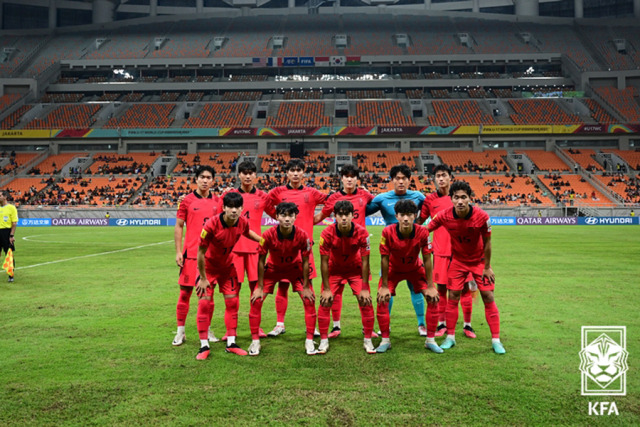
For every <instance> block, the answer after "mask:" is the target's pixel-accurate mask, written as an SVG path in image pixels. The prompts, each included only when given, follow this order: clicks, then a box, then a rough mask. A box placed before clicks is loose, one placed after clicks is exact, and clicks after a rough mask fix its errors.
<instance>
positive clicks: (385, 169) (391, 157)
mask: <svg viewBox="0 0 640 427" xmlns="http://www.w3.org/2000/svg"><path fill="white" fill-rule="evenodd" d="M349 154H350V155H351V156H353V158H354V160H355V161H356V162H357V165H358V167H359V168H360V170H361V171H363V172H376V173H383V174H385V176H388V175H389V169H391V167H392V166H394V165H399V164H401V163H404V164H405V165H407V166H409V167H410V168H411V169H412V170H414V171H417V169H416V164H415V157H417V156H419V155H420V152H419V151H411V152H409V153H398V152H395V151H376V152H350V153H349Z"/></svg>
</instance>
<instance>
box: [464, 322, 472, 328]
mask: <svg viewBox="0 0 640 427" xmlns="http://www.w3.org/2000/svg"><path fill="white" fill-rule="evenodd" d="M464 326H468V327H471V322H464ZM464 326H463V327H464Z"/></svg>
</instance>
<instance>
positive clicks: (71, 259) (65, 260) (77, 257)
mask: <svg viewBox="0 0 640 427" xmlns="http://www.w3.org/2000/svg"><path fill="white" fill-rule="evenodd" d="M172 242H173V240H167V241H166V242H158V243H150V244H148V245H141V246H134V247H131V248H125V249H118V250H115V251H107V252H100V253H97V254H89V255H82V256H76V257H73V258H66V259H59V260H57V261H48V262H43V263H40V264H33V265H27V266H25V267H16V270H24V269H26V268H33V267H41V266H43V265H49V264H58V263H60V262H67V261H73V260H76V259H82V258H91V257H94V256H101V255H109V254H116V253H119V252H127V251H133V250H135V249H142V248H146V247H149V246H157V245H164V244H165V243H172Z"/></svg>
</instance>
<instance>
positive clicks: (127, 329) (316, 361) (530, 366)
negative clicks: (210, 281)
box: [0, 226, 640, 426]
mask: <svg viewBox="0 0 640 427" xmlns="http://www.w3.org/2000/svg"><path fill="white" fill-rule="evenodd" d="M320 231H321V229H320V228H318V229H316V240H317V239H318V237H319V233H320ZM370 231H371V233H373V235H374V236H373V238H372V247H374V248H377V244H378V241H379V236H380V233H381V231H382V228H381V227H371V228H370ZM17 236H18V242H17V248H18V251H17V252H16V260H17V265H18V267H19V268H18V270H17V271H16V281H15V283H13V284H8V283H6V282H4V277H6V276H0V277H3V279H2V282H0V313H1V319H2V326H3V328H2V330H3V333H2V335H1V336H0V372H1V377H2V386H1V387H0V424H2V425H21V424H35V423H39V424H45V425H63V424H67V425H69V424H96V425H113V424H123V425H125V424H126V425H128V424H190V425H195V424H204V423H212V424H213V425H216V424H221V423H227V424H233V425H238V424H240V425H246V424H265V423H270V424H291V423H295V424H312V425H318V424H320V425H340V426H342V425H366V424H408V425H416V424H432V423H438V424H443V425H452V424H465V425H468V424H476V425H477V424H489V423H491V424H499V425H513V424H516V425H524V424H538V425H544V424H554V425H558V424H573V425H576V424H581V425H585V424H603V425H604V424H605V423H606V424H607V425H609V424H612V423H613V424H620V425H631V424H635V425H637V424H638V420H639V419H640V394H639V392H640V385H639V376H638V370H637V368H635V366H636V365H637V361H636V358H637V357H638V356H637V355H639V354H640V341H639V340H638V330H639V329H640V317H639V316H638V314H637V311H638V310H637V305H638V296H639V294H640V292H639V291H638V288H637V284H638V273H639V272H640V269H639V267H638V260H639V259H640V227H634V226H617V227H616V226H610V227H604V226H603V227H589V226H564V227H563V226H549V227H536V226H518V227H494V234H493V259H494V261H493V267H494V271H495V272H496V275H497V283H498V285H497V291H496V301H497V304H498V307H499V309H500V315H501V322H502V341H503V342H504V344H505V347H506V349H507V354H506V355H504V356H498V355H495V354H493V352H492V350H491V346H490V333H489V330H488V327H487V325H486V321H485V319H484V309H483V306H482V303H481V302H479V301H478V302H476V303H475V304H474V313H473V325H474V327H475V329H476V332H477V334H478V338H477V339H476V340H470V339H467V338H465V337H464V336H463V335H462V331H461V326H462V325H461V324H459V325H458V335H457V342H458V345H457V346H456V347H455V348H453V349H451V350H448V351H446V352H445V354H442V355H436V354H433V353H431V352H429V351H427V350H425V349H424V347H423V345H424V338H421V337H419V336H418V334H417V328H416V319H415V315H414V313H413V309H412V307H411V304H410V299H409V295H408V290H407V288H406V286H405V285H401V286H400V287H399V291H398V296H397V297H396V301H395V304H394V307H393V312H392V317H391V321H392V335H391V339H392V343H393V349H392V350H391V351H390V352H388V353H387V354H383V355H367V354H365V353H364V350H363V349H362V334H361V323H360V316H359V311H358V310H357V307H356V302H355V298H354V297H353V296H352V295H351V292H350V290H347V291H345V297H344V309H343V318H342V329H343V332H342V335H341V336H340V337H339V338H337V339H334V340H331V348H330V351H329V353H328V354H326V355H324V356H313V357H309V356H306V355H305V354H304V348H303V344H304V333H303V331H304V316H303V311H302V304H301V302H300V300H299V297H298V296H297V295H295V294H294V295H292V297H290V299H289V311H288V313H287V322H286V325H287V333H286V334H285V335H283V336H280V337H278V338H275V339H274V338H271V339H264V340H262V342H263V349H262V354H261V355H260V356H259V357H255V358H253V357H245V358H240V357H238V356H235V355H231V354H225V353H224V345H223V344H222V343H217V344H213V345H212V354H211V356H210V357H209V360H207V361H205V362H201V361H196V360H195V355H196V353H197V351H198V347H199V341H198V336H197V332H196V327H195V313H196V308H197V300H196V298H195V295H194V296H193V297H192V300H191V309H190V312H189V317H188V319H187V339H188V340H187V343H186V344H185V345H183V346H181V347H177V348H174V347H172V346H171V340H172V338H173V335H174V333H175V305H176V300H177V296H178V287H177V285H176V282H177V274H178V269H177V267H176V266H175V262H174V249H173V243H172V241H171V240H172V229H170V228H166V227H148V228H144V227H139V228H124V227H123V228H89V227H87V228H80V227H69V228H65V227H51V228H20V229H19V230H18V233H17ZM25 238H26V240H25ZM133 247H136V249H132V250H129V251H121V250H122V249H126V248H133ZM315 251H316V256H317V247H315ZM105 252H107V253H106V254H104V253H105ZM108 252H110V253H108ZM92 254H102V255H97V256H88V255H92ZM373 254H374V255H373V256H372V269H373V271H374V277H376V276H377V272H378V271H379V255H378V251H377V249H374V253H373ZM73 257H82V258H78V259H75V260H70V261H64V262H59V263H51V264H47V265H42V266H36V267H32V268H25V267H29V266H33V265H35V264H42V263H46V262H54V261H57V260H63V259H69V258H73ZM317 259H319V258H317ZM314 282H315V289H316V294H319V288H320V281H319V280H318V279H316V280H315V281H314ZM223 312H224V302H223V300H222V298H221V295H220V294H218V293H216V310H215V314H214V319H213V328H214V330H215V332H216V334H217V335H218V336H219V337H220V336H222V335H223V334H224V321H223ZM248 312H249V301H248V287H245V288H244V289H243V290H242V293H241V309H240V315H239V328H238V331H239V337H238V343H239V344H240V345H241V346H242V347H243V348H247V347H248V345H249V343H250V334H249V325H248V323H249V322H248ZM461 321H462V316H460V322H461ZM274 324H275V309H274V298H273V296H269V297H268V299H267V302H266V303H265V306H264V309H263V323H262V325H263V327H264V329H265V330H267V331H268V330H270V328H271V327H273V325H274ZM583 325H626V326H627V350H628V351H629V354H630V356H629V364H630V366H631V368H630V371H629V372H628V373H627V396H626V397H586V396H581V395H580V372H579V370H578V366H579V358H578V352H579V351H580V347H581V342H580V339H581V332H580V328H581V326H583ZM441 340H442V339H438V342H440V341H441ZM377 341H378V340H374V343H377ZM590 401H615V402H616V404H617V407H618V410H619V411H620V416H617V417H616V416H611V417H594V416H588V402H590Z"/></svg>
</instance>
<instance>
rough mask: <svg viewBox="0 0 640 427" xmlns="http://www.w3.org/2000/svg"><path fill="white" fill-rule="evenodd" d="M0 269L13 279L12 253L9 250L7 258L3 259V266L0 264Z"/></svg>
mask: <svg viewBox="0 0 640 427" xmlns="http://www.w3.org/2000/svg"><path fill="white" fill-rule="evenodd" d="M2 269H3V270H4V271H6V272H7V274H8V275H9V276H11V277H13V251H12V250H11V249H9V250H8V251H7V256H6V258H5V259H4V264H2Z"/></svg>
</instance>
